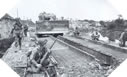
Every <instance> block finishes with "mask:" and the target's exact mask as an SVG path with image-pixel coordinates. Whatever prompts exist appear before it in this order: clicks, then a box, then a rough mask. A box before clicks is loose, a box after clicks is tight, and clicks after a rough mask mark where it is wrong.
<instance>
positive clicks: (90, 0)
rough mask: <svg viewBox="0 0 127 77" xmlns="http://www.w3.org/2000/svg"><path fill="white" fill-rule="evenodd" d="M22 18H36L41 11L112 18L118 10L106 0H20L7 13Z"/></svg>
mask: <svg viewBox="0 0 127 77" xmlns="http://www.w3.org/2000/svg"><path fill="white" fill-rule="evenodd" d="M17 9H18V16H19V17H21V18H22V19H32V20H33V21H37V20H38V15H39V13H41V12H44V11H45V12H47V13H54V14H56V16H57V17H62V16H63V17H65V18H72V19H81V20H82V19H92V20H97V21H99V20H112V19H115V18H117V17H118V14H120V12H119V11H118V10H117V9H116V8H114V6H113V5H112V4H111V3H110V2H109V1H108V0H20V1H19V2H18V3H17V4H16V6H15V7H13V8H12V9H11V10H10V11H9V12H8V13H9V14H10V15H11V16H13V17H16V16H17Z"/></svg>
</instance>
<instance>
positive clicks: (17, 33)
mask: <svg viewBox="0 0 127 77" xmlns="http://www.w3.org/2000/svg"><path fill="white" fill-rule="evenodd" d="M15 21H16V23H15V24H14V25H13V28H12V31H11V34H13V36H14V37H15V46H16V47H17V45H18V46H19V49H21V45H22V43H21V42H22V41H21V40H22V37H23V36H22V24H21V22H20V19H15Z"/></svg>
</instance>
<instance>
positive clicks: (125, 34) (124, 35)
mask: <svg viewBox="0 0 127 77" xmlns="http://www.w3.org/2000/svg"><path fill="white" fill-rule="evenodd" d="M119 40H120V42H121V43H120V44H119V46H122V47H125V44H126V41H127V29H125V30H124V32H122V33H121V35H120V38H119Z"/></svg>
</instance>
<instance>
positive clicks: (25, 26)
mask: <svg viewBox="0 0 127 77" xmlns="http://www.w3.org/2000/svg"><path fill="white" fill-rule="evenodd" d="M23 30H24V35H25V36H26V37H27V32H28V26H27V25H24V27H23Z"/></svg>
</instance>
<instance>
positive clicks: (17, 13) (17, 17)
mask: <svg viewBox="0 0 127 77" xmlns="http://www.w3.org/2000/svg"><path fill="white" fill-rule="evenodd" d="M18 17H19V16H18V8H17V18H18Z"/></svg>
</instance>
